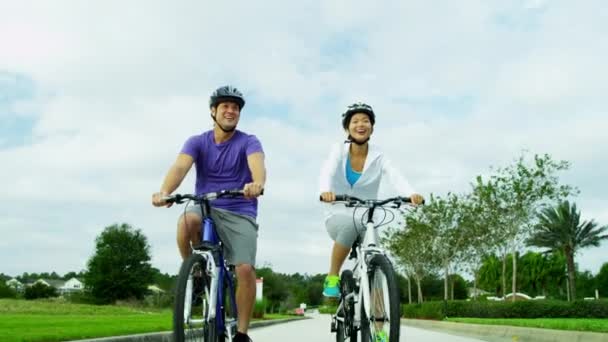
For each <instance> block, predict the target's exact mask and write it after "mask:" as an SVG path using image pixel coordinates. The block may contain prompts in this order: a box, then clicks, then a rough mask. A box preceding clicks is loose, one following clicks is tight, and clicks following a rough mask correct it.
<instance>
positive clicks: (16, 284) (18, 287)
mask: <svg viewBox="0 0 608 342" xmlns="http://www.w3.org/2000/svg"><path fill="white" fill-rule="evenodd" d="M5 284H6V286H8V287H10V288H12V289H13V290H15V291H17V292H22V291H23V289H24V287H25V286H24V285H23V283H21V282H20V281H19V280H17V279H15V278H13V279H10V280H7V281H6V282H5Z"/></svg>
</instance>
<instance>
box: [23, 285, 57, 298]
mask: <svg viewBox="0 0 608 342" xmlns="http://www.w3.org/2000/svg"><path fill="white" fill-rule="evenodd" d="M23 296H24V297H25V299H38V298H49V297H57V296H59V294H58V293H57V289H55V288H54V287H52V286H47V285H45V284H43V283H41V282H36V283H35V284H34V285H32V286H28V287H26V288H25V293H24V294H23Z"/></svg>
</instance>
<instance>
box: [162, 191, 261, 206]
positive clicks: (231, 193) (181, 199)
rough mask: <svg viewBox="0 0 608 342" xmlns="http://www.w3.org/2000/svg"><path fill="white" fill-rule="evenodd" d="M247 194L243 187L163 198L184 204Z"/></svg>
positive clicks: (169, 201) (170, 201)
mask: <svg viewBox="0 0 608 342" xmlns="http://www.w3.org/2000/svg"><path fill="white" fill-rule="evenodd" d="M244 194H245V192H244V191H243V190H242V189H234V190H220V191H216V192H208V193H206V194H202V195H192V194H183V195H182V194H175V195H171V196H166V197H163V200H165V202H167V203H177V204H182V203H184V202H185V201H193V202H194V203H201V202H205V201H213V200H215V199H218V198H223V197H241V196H243V195H244ZM263 194H264V190H263V189H262V193H261V194H260V195H263Z"/></svg>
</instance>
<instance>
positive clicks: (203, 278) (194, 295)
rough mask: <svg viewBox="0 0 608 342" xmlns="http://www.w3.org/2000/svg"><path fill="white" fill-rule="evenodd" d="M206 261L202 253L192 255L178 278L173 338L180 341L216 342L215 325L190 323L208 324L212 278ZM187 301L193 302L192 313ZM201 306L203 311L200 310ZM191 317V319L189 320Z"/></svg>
mask: <svg viewBox="0 0 608 342" xmlns="http://www.w3.org/2000/svg"><path fill="white" fill-rule="evenodd" d="M206 263H207V261H206V259H205V258H204V257H203V256H201V255H199V254H192V255H190V256H189V257H188V258H187V259H186V260H184V261H183V262H182V266H181V268H180V271H179V275H178V278H177V285H176V292H175V304H174V311H173V338H174V340H175V341H176V342H185V341H205V342H216V339H217V331H216V327H215V322H212V323H211V324H206V323H200V324H194V323H186V321H187V320H188V321H189V320H190V319H198V320H203V321H204V322H207V315H208V313H209V307H208V305H209V298H206V296H207V294H209V293H211V291H210V288H209V287H210V283H211V282H210V281H209V277H208V276H207V274H206V273H205V269H206ZM189 278H190V279H191V282H192V286H191V289H192V291H191V292H190V293H188V290H187V288H188V279H189ZM186 301H190V303H191V304H190V312H188V313H186V312H185V310H184V309H185V308H186ZM199 306H200V308H199ZM186 315H188V317H185V316H186Z"/></svg>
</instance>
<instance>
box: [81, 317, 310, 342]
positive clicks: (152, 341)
mask: <svg viewBox="0 0 608 342" xmlns="http://www.w3.org/2000/svg"><path fill="white" fill-rule="evenodd" d="M301 319H307V317H293V318H286V319H272V320H267V321H255V322H251V324H250V325H249V329H255V328H260V327H266V326H269V325H274V324H279V323H287V322H292V321H299V320H301ZM172 335H173V332H172V331H163V332H158V333H147V334H137V335H128V336H113V337H102V338H93V339H87V340H73V341H70V342H173V336H172Z"/></svg>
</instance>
